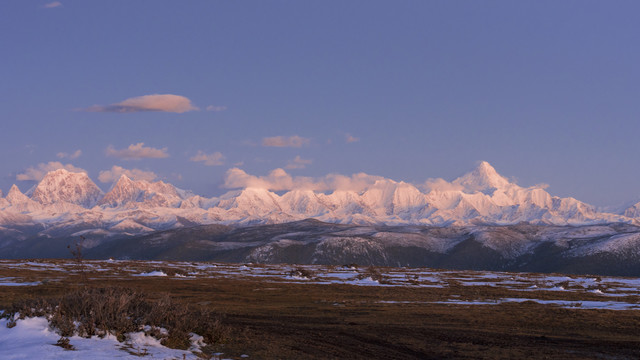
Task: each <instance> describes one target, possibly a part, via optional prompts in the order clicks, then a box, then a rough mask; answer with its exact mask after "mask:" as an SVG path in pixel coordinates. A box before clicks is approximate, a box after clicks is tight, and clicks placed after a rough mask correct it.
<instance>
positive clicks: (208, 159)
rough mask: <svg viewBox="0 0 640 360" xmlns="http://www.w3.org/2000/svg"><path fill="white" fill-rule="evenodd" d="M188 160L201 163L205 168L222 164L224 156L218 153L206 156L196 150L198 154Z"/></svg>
mask: <svg viewBox="0 0 640 360" xmlns="http://www.w3.org/2000/svg"><path fill="white" fill-rule="evenodd" d="M189 160H190V161H197V162H202V163H203V164H205V165H206V166H218V165H222V164H224V155H222V153H220V152H218V151H216V152H214V153H213V154H207V153H205V152H204V151H202V150H198V153H197V154H196V155H195V156H193V157H191V158H190V159H189Z"/></svg>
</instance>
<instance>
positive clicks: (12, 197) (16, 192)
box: [6, 184, 29, 205]
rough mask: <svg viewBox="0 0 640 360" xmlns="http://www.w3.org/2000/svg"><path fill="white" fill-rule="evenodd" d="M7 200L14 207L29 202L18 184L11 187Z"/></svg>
mask: <svg viewBox="0 0 640 360" xmlns="http://www.w3.org/2000/svg"><path fill="white" fill-rule="evenodd" d="M6 199H7V200H8V201H9V202H10V203H11V204H13V205H15V204H20V203H25V202H28V201H29V198H28V197H27V196H26V195H25V194H23V193H22V191H20V189H19V188H18V186H17V185H16V184H13V186H11V189H9V193H8V194H7V197H6Z"/></svg>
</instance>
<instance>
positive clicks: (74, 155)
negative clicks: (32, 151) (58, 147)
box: [56, 150, 82, 160]
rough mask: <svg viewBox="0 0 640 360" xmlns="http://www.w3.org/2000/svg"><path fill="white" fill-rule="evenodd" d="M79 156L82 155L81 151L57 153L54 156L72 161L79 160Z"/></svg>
mask: <svg viewBox="0 0 640 360" xmlns="http://www.w3.org/2000/svg"><path fill="white" fill-rule="evenodd" d="M80 155H82V150H76V151H74V152H72V153H71V154H69V153H66V152H59V153H58V154H56V156H57V157H58V158H60V159H72V160H73V159H77V158H79V157H80Z"/></svg>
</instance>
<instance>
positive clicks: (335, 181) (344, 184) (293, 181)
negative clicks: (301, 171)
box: [223, 168, 384, 192]
mask: <svg viewBox="0 0 640 360" xmlns="http://www.w3.org/2000/svg"><path fill="white" fill-rule="evenodd" d="M378 180H384V178H383V177H380V176H374V175H368V174H365V173H358V174H353V175H351V176H345V175H339V174H329V175H326V176H324V177H321V178H312V177H306V176H295V177H293V176H291V175H289V174H288V173H287V172H286V171H285V170H283V169H280V168H278V169H275V170H272V171H271V172H270V173H269V175H267V176H255V175H250V174H247V173H246V172H245V171H244V170H242V169H239V168H231V169H229V170H227V173H226V174H225V180H224V184H223V187H225V188H228V189H238V188H248V187H253V188H261V189H267V190H271V191H289V190H313V191H356V192H361V191H364V190H365V189H367V188H368V187H370V186H371V185H373V184H374V183H375V182H376V181H378Z"/></svg>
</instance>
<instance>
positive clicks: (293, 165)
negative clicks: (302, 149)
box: [284, 155, 313, 169]
mask: <svg viewBox="0 0 640 360" xmlns="http://www.w3.org/2000/svg"><path fill="white" fill-rule="evenodd" d="M312 162H313V160H309V159H303V158H301V157H300V155H298V156H296V157H295V158H294V159H293V160H289V162H288V163H287V166H285V167H284V168H285V169H304V168H305V167H307V165H310V164H311V163H312Z"/></svg>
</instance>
